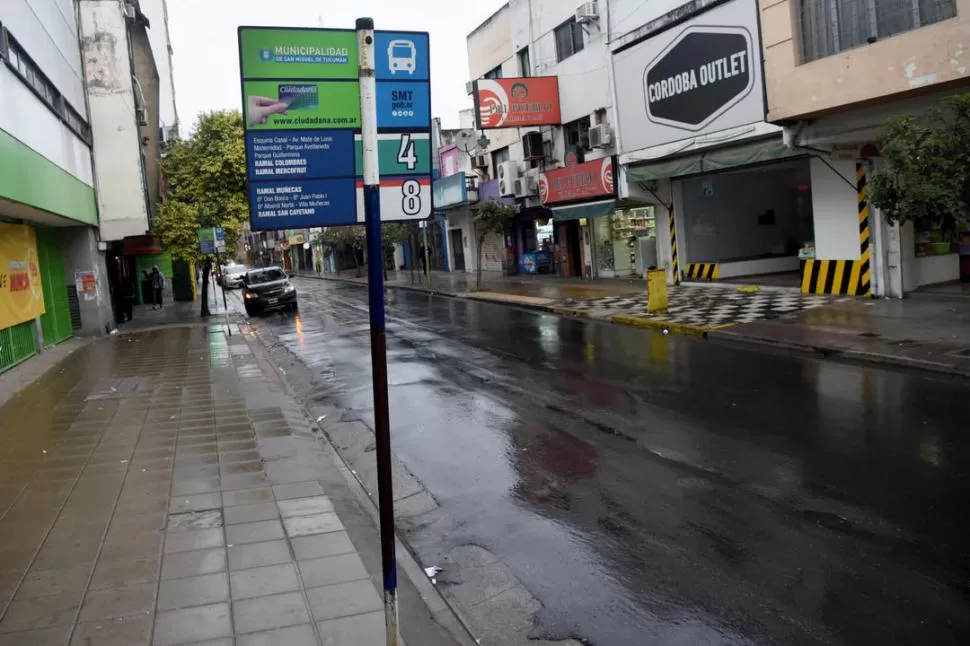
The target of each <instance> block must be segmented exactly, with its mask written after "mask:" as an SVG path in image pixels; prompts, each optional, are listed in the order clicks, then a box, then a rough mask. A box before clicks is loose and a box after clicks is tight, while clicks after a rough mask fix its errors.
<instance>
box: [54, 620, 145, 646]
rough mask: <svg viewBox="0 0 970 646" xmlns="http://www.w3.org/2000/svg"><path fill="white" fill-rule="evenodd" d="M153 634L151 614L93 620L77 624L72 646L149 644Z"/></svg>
mask: <svg viewBox="0 0 970 646" xmlns="http://www.w3.org/2000/svg"><path fill="white" fill-rule="evenodd" d="M151 636H152V619H151V617H150V616H145V617H126V618H123V619H110V620H108V621H91V622H86V623H80V624H78V625H77V628H76V629H75V631H74V638H73V639H72V640H71V646H148V644H149V641H150V640H151Z"/></svg>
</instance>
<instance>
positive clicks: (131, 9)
mask: <svg viewBox="0 0 970 646" xmlns="http://www.w3.org/2000/svg"><path fill="white" fill-rule="evenodd" d="M121 10H122V11H123V12H124V14H125V19H127V20H134V19H135V16H136V12H135V5H133V4H132V3H130V2H123V3H121Z"/></svg>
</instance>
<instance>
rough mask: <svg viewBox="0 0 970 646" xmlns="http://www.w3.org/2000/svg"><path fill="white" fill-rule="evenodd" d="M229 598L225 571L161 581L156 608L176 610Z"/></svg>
mask: <svg viewBox="0 0 970 646" xmlns="http://www.w3.org/2000/svg"><path fill="white" fill-rule="evenodd" d="M228 600H229V579H228V578H227V577H226V573H225V572H218V573H216V574H205V575H202V576H193V577H188V578H184V579H172V580H168V581H162V583H161V586H159V589H158V609H159V610H177V609H179V608H190V607H192V606H204V605H208V604H212V603H217V602H219V601H228Z"/></svg>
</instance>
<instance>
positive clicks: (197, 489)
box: [172, 477, 219, 497]
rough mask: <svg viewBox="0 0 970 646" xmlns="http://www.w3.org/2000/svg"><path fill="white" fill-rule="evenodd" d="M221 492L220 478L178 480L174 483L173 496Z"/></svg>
mask: <svg viewBox="0 0 970 646" xmlns="http://www.w3.org/2000/svg"><path fill="white" fill-rule="evenodd" d="M214 491H219V478H218V477H209V478H178V479H176V480H175V481H174V482H173V483H172V496H173V497H175V496H189V495H192V494H197V493H210V492H214Z"/></svg>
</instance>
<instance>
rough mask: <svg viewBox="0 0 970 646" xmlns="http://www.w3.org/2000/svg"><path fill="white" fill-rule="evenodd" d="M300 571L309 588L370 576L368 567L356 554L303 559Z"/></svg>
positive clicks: (304, 582)
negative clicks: (309, 559)
mask: <svg viewBox="0 0 970 646" xmlns="http://www.w3.org/2000/svg"><path fill="white" fill-rule="evenodd" d="M300 573H301V574H302V575H303V584H304V585H305V586H306V587H308V588H317V587H320V586H324V585H334V584H336V583H347V582H349V581H359V580H361V579H366V578H368V574H367V569H366V568H365V567H364V563H363V562H362V561H361V560H360V557H359V556H357V555H356V554H343V555H341V556H330V557H327V558H322V559H314V560H312V561H301V562H300Z"/></svg>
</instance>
